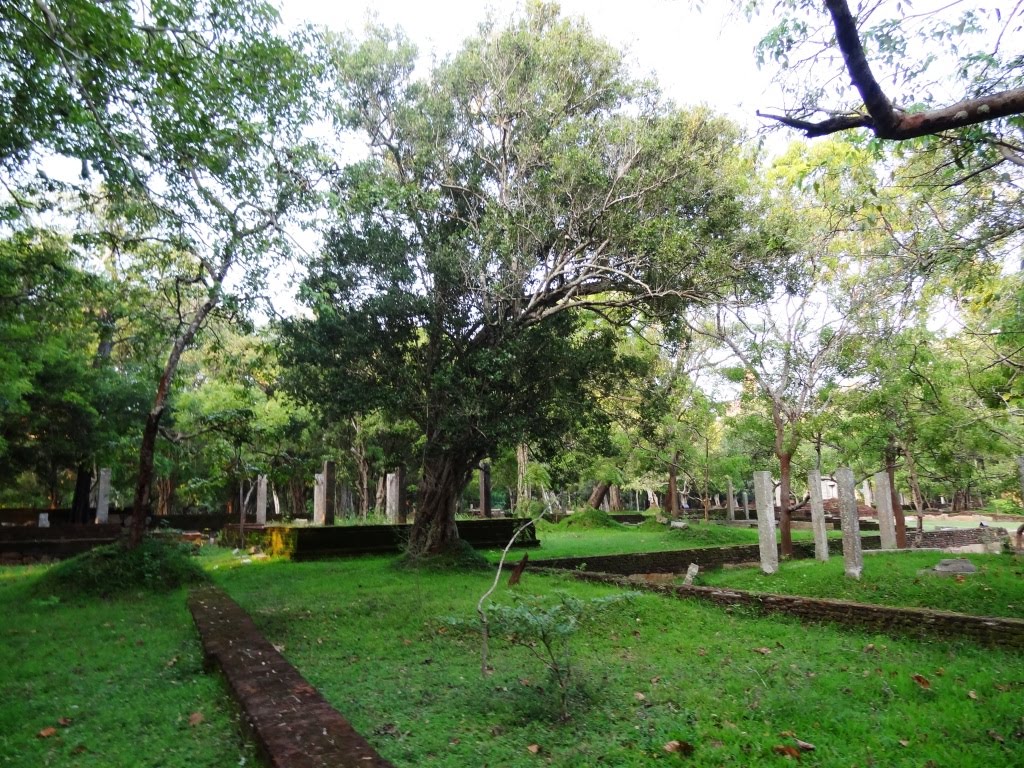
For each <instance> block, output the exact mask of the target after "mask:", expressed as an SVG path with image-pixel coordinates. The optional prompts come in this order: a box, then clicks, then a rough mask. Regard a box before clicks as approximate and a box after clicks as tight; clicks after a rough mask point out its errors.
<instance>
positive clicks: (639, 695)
mask: <svg viewBox="0 0 1024 768" xmlns="http://www.w3.org/2000/svg"><path fill="white" fill-rule="evenodd" d="M633 698H634V699H636V700H637V701H644V700H645V699H646V698H647V697H646V696H644V695H643V694H642V693H640V691H637V692H636V693H634V694H633Z"/></svg>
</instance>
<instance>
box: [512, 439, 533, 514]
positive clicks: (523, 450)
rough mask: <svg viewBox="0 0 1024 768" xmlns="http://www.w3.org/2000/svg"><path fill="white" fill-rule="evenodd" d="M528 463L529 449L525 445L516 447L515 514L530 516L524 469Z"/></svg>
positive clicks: (528, 489) (528, 493)
mask: <svg viewBox="0 0 1024 768" xmlns="http://www.w3.org/2000/svg"><path fill="white" fill-rule="evenodd" d="M529 463H530V447H529V446H528V445H527V444H526V443H520V444H519V445H517V446H516V507H515V510H516V514H517V515H520V516H522V517H529V515H530V486H529V485H528V484H527V482H526V469H527V467H528V466H529Z"/></svg>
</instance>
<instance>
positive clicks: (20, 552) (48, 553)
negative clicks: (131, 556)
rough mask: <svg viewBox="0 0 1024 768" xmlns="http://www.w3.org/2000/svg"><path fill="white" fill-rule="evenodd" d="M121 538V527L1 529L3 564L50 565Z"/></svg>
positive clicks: (87, 526) (11, 527) (0, 559)
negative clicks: (54, 561) (55, 561)
mask: <svg viewBox="0 0 1024 768" xmlns="http://www.w3.org/2000/svg"><path fill="white" fill-rule="evenodd" d="M120 535H121V528H120V526H117V525H62V526H58V527H56V528H36V527H35V526H3V527H0V564H2V565H27V564H31V563H48V562H51V561H53V560H62V559H64V558H65V557H71V556H72V555H77V554H78V553H80V552H86V551H88V550H90V549H92V548H93V547H98V546H100V545H101V544H113V543H114V542H115V541H117V540H118V538H119V537H120Z"/></svg>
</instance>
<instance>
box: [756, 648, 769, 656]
mask: <svg viewBox="0 0 1024 768" xmlns="http://www.w3.org/2000/svg"><path fill="white" fill-rule="evenodd" d="M771 652H772V649H771V648H754V653H760V654H761V655H762V656H767V655H768V654H770V653H771Z"/></svg>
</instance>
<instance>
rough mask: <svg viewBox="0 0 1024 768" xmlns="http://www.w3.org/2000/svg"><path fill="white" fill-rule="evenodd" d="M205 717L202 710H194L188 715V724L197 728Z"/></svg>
mask: <svg viewBox="0 0 1024 768" xmlns="http://www.w3.org/2000/svg"><path fill="white" fill-rule="evenodd" d="M205 719H206V718H204V717H203V713H202V712H193V713H192V714H191V715H189V716H188V724H189V726H190V727H192V728H195V727H196V726H197V725H199V724H200V723H201V722H203V720H205Z"/></svg>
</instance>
